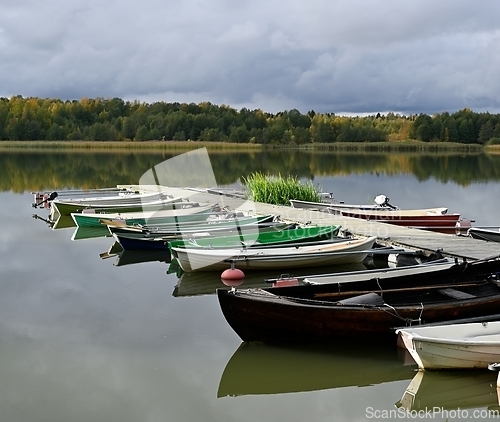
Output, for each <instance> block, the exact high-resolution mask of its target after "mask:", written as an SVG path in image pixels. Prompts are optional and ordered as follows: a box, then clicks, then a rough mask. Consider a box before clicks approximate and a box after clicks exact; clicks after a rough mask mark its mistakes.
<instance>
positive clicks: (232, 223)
mask: <svg viewBox="0 0 500 422" xmlns="http://www.w3.org/2000/svg"><path fill="white" fill-rule="evenodd" d="M198 215H199V216H200V219H199V221H195V220H192V221H189V220H188V221H182V220H181V221H179V222H173V223H163V224H158V225H142V224H133V225H127V224H125V223H122V222H121V221H110V220H108V219H102V222H103V224H105V225H107V226H108V229H109V231H110V232H111V233H112V234H113V235H115V234H116V235H118V236H123V237H127V238H128V239H132V238H135V239H150V240H154V239H158V240H172V239H179V238H182V237H188V236H189V237H204V236H205V237H207V236H210V235H216V234H219V233H220V234H221V235H228V234H240V231H239V230H244V231H245V232H246V231H248V232H250V233H251V232H253V231H255V230H267V229H269V230H282V229H285V228H289V227H294V226H295V225H296V224H295V223H289V222H285V221H282V220H280V219H279V218H278V216H276V215H274V214H266V215H255V216H252V215H244V214H239V213H238V214H234V213H225V214H224V215H218V217H220V218H217V219H213V218H212V215H208V217H206V218H204V219H203V218H201V217H203V216H202V214H198Z"/></svg>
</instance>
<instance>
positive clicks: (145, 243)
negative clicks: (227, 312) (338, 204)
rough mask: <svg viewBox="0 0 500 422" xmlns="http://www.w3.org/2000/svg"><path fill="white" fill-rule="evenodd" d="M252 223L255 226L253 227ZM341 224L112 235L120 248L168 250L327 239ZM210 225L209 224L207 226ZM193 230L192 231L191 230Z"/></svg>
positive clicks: (332, 236)
mask: <svg viewBox="0 0 500 422" xmlns="http://www.w3.org/2000/svg"><path fill="white" fill-rule="evenodd" d="M253 227H255V228H253ZM340 227H341V226H338V225H337V226H301V227H296V228H290V229H284V230H275V229H271V230H265V229H263V230H260V229H259V226H258V224H257V225H256V226H253V225H252V228H251V229H250V230H248V229H247V228H246V227H245V226H243V227H241V226H240V227H232V228H231V229H230V230H231V232H232V234H229V233H228V234H227V235H224V234H222V235H219V233H220V231H212V232H210V231H208V230H207V231H206V232H202V233H201V235H200V230H198V229H196V227H194V228H193V229H192V231H189V232H183V233H182V234H181V235H180V236H177V237H176V238H175V239H173V238H170V239H168V238H166V237H153V238H151V237H142V238H136V237H127V235H124V234H121V235H120V234H116V233H114V234H113V235H114V236H115V239H116V240H117V241H118V242H119V243H120V244H121V245H122V247H123V249H135V250H137V249H163V250H169V247H170V246H173V247H179V248H182V247H192V248H199V247H210V248H228V247H229V248H230V247H235V246H241V245H246V246H247V247H252V246H257V245H269V244H280V245H282V244H287V243H299V242H313V241H319V240H327V239H331V238H334V237H336V236H337V235H338V232H339V230H340ZM238 228H241V230H238ZM208 229H210V227H209V228H208ZM194 230H196V231H194Z"/></svg>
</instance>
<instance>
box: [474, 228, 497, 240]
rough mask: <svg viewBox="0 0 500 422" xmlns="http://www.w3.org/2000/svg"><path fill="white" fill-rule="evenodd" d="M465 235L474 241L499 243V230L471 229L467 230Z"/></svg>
mask: <svg viewBox="0 0 500 422" xmlns="http://www.w3.org/2000/svg"><path fill="white" fill-rule="evenodd" d="M467 235H469V236H470V237H472V238H474V239H479V240H486V241H487V242H500V230H488V229H481V228H479V227H471V228H470V229H469V230H467Z"/></svg>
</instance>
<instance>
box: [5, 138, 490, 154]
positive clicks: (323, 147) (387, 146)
mask: <svg viewBox="0 0 500 422" xmlns="http://www.w3.org/2000/svg"><path fill="white" fill-rule="evenodd" d="M204 147H206V148H207V149H209V150H225V151H227V150H237V151H261V150H266V149H288V150H290V149H294V150H302V151H338V152H365V153H371V152H374V153H380V152H384V153H385V152H436V151H441V152H447V151H449V152H453V151H455V152H457V151H458V152H464V153H481V152H486V153H488V154H500V145H494V146H483V145H478V144H461V143H443V142H421V141H413V140H410V141H398V142H394V141H388V142H370V143H368V142H336V143H331V144H330V143H328V144H308V145H262V144H239V143H238V144H235V143H230V142H199V141H141V142H137V141H0V150H38V151H39V150H40V149H46V150H68V149H69V150H75V151H76V150H94V151H97V150H98V151H105V150H112V151H117V150H124V151H132V150H133V151H135V152H137V151H140V150H143V151H148V150H149V151H156V150H167V151H168V150H174V151H175V150H183V151H188V150H193V149H197V148H204Z"/></svg>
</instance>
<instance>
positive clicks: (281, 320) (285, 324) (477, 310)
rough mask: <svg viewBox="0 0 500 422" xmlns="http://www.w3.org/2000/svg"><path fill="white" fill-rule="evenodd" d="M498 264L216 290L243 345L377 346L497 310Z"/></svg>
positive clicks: (491, 261) (494, 260)
mask: <svg viewBox="0 0 500 422" xmlns="http://www.w3.org/2000/svg"><path fill="white" fill-rule="evenodd" d="M499 273H500V260H499V259H498V257H495V258H491V259H486V260H482V261H480V262H479V261H477V262H473V263H458V264H456V265H454V266H452V267H451V268H450V269H449V270H447V271H445V272H443V271H440V272H439V273H438V274H436V275H433V274H432V273H426V274H425V275H420V274H418V273H417V274H413V275H410V276H405V277H403V276H400V277H398V276H397V275H395V276H394V277H391V278H387V279H377V278H371V279H367V280H363V281H356V282H340V283H331V284H321V285H311V286H288V287H269V288H260V289H242V290H231V291H229V290H226V289H218V290H217V295H218V299H219V303H220V306H221V310H222V313H223V314H224V317H225V318H226V320H227V322H228V323H229V325H230V326H231V327H232V328H233V330H234V331H235V332H236V333H237V334H238V335H239V336H240V338H241V339H242V340H243V341H263V342H268V343H282V342H311V341H313V342H314V341H321V342H325V341H326V342H335V341H336V340H339V339H346V338H348V339H353V340H363V341H364V340H366V339H368V338H378V339H381V340H382V339H385V340H390V339H392V340H393V341H394V343H395V341H396V335H395V333H394V327H401V326H410V325H418V324H423V323H434V322H439V321H447V320H455V319H463V318H473V317H479V316H488V315H494V314H498V313H499V309H500V278H499Z"/></svg>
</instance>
